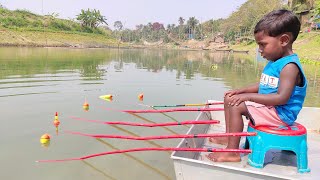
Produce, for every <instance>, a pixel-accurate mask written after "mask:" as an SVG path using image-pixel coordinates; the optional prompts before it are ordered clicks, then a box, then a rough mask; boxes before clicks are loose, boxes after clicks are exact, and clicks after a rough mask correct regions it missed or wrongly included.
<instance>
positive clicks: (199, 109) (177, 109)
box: [103, 107, 224, 113]
mask: <svg viewBox="0 0 320 180" xmlns="http://www.w3.org/2000/svg"><path fill="white" fill-rule="evenodd" d="M103 108H104V107H103ZM104 109H105V110H111V111H119V112H126V113H166V112H180V111H184V112H192V111H200V112H205V111H223V110H224V108H173V109H148V110H115V109H110V108H104Z"/></svg>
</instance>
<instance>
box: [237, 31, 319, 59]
mask: <svg viewBox="0 0 320 180" xmlns="http://www.w3.org/2000/svg"><path fill="white" fill-rule="evenodd" d="M256 48H257V45H256V44H255V43H254V42H253V43H250V44H246V43H241V44H236V45H233V46H232V49H235V50H249V51H250V53H252V54H254V53H255V52H256ZM293 49H294V52H295V53H297V54H298V55H299V57H300V59H301V61H302V62H303V63H307V64H316V65H320V32H319V31H318V32H315V31H313V32H309V33H300V34H299V36H298V38H297V40H296V41H295V43H294V46H293Z"/></svg>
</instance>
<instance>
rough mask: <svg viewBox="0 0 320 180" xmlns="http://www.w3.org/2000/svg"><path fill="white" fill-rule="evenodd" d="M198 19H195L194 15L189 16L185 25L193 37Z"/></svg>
mask: <svg viewBox="0 0 320 180" xmlns="http://www.w3.org/2000/svg"><path fill="white" fill-rule="evenodd" d="M198 23H199V20H197V19H196V18H195V17H190V18H189V20H188V21H187V25H188V27H189V30H190V31H189V33H190V34H192V37H194V34H195V28H196V26H197V25H198Z"/></svg>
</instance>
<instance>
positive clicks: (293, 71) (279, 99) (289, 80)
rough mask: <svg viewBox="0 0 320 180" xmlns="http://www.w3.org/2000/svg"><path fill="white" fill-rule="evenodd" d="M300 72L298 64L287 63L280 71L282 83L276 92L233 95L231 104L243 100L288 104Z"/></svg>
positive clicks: (274, 104) (270, 104) (271, 104)
mask: <svg viewBox="0 0 320 180" xmlns="http://www.w3.org/2000/svg"><path fill="white" fill-rule="evenodd" d="M298 74H299V68H298V67H297V65H295V64H293V63H290V64H287V65H286V66H285V67H284V68H283V69H282V71H281V73H280V84H279V88H278V92H277V93H275V94H257V93H245V94H238V95H234V96H232V97H231V98H232V102H231V105H239V104H240V103H241V102H243V101H253V102H256V103H259V104H264V105H269V106H276V105H283V104H286V103H287V102H288V100H289V98H290V96H291V94H292V92H293V90H294V87H295V85H296V80H297V77H298Z"/></svg>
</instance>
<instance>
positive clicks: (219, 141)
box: [209, 97, 230, 145]
mask: <svg viewBox="0 0 320 180" xmlns="http://www.w3.org/2000/svg"><path fill="white" fill-rule="evenodd" d="M229 99H230V98H229V97H225V98H224V120H225V123H226V133H229V117H230V115H229V107H230V106H229V103H230V101H229ZM209 141H210V142H212V143H215V144H222V145H227V144H228V137H211V138H209Z"/></svg>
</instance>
